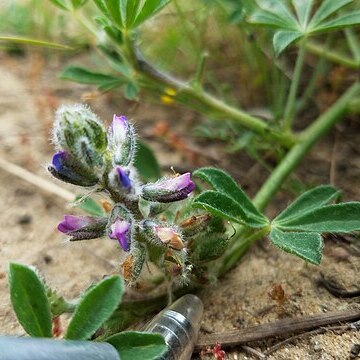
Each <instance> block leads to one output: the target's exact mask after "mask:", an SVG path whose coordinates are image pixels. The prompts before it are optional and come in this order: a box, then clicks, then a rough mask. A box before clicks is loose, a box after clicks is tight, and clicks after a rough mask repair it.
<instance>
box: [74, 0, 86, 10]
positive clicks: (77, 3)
mask: <svg viewBox="0 0 360 360" xmlns="http://www.w3.org/2000/svg"><path fill="white" fill-rule="evenodd" d="M86 2H87V0H71V3H72V6H73V8H74V9H78V8H80V7H82V6H84V5H85V3H86Z"/></svg>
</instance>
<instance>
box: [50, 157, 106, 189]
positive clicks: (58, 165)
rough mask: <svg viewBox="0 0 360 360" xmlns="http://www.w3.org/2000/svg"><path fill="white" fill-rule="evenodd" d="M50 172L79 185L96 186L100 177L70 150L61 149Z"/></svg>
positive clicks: (53, 161)
mask: <svg viewBox="0 0 360 360" xmlns="http://www.w3.org/2000/svg"><path fill="white" fill-rule="evenodd" d="M48 170H49V172H50V173H51V174H52V175H53V176H54V177H56V178H57V179H59V180H62V181H65V182H68V183H70V184H74V185H79V186H94V185H96V184H97V183H98V181H99V179H98V178H97V176H96V175H95V174H94V173H93V172H92V170H91V169H88V168H85V166H84V165H83V164H82V163H80V161H79V160H77V159H76V158H74V156H73V155H71V154H70V153H69V152H67V151H64V150H61V151H58V152H57V153H55V155H54V156H53V158H52V164H51V165H50V166H49V167H48Z"/></svg>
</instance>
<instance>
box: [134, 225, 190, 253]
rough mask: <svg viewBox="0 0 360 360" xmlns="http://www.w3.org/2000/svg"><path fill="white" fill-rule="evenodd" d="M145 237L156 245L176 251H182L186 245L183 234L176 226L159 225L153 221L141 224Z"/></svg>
mask: <svg viewBox="0 0 360 360" xmlns="http://www.w3.org/2000/svg"><path fill="white" fill-rule="evenodd" d="M141 229H142V230H143V233H144V234H145V237H146V238H147V239H148V240H149V241H150V242H151V243H152V244H154V245H157V246H160V247H167V246H168V247H170V248H172V249H174V250H182V249H183V248H184V247H185V245H184V242H183V240H182V234H181V232H180V231H179V229H177V228H176V227H175V226H169V225H167V224H157V223H155V222H153V221H151V220H145V221H143V222H142V224H141Z"/></svg>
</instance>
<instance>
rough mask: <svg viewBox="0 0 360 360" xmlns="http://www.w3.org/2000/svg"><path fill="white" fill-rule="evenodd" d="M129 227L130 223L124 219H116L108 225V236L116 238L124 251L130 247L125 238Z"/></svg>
mask: <svg viewBox="0 0 360 360" xmlns="http://www.w3.org/2000/svg"><path fill="white" fill-rule="evenodd" d="M129 228H130V224H129V223H128V222H127V221H124V220H116V221H115V222H114V224H112V225H111V227H110V229H111V233H110V235H109V236H110V238H112V239H117V240H118V241H119V243H120V245H121V247H122V248H123V250H124V251H129V249H130V244H129V241H128V238H127V232H128V231H129Z"/></svg>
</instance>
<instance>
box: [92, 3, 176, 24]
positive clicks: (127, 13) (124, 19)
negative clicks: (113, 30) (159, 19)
mask: <svg viewBox="0 0 360 360" xmlns="http://www.w3.org/2000/svg"><path fill="white" fill-rule="evenodd" d="M170 1H171V0H116V1H115V0H94V2H95V4H96V5H97V7H98V8H99V9H100V11H101V12H102V13H103V14H104V15H105V16H106V17H108V18H109V19H111V20H112V21H113V23H114V24H115V25H116V26H117V27H118V28H119V29H120V30H124V29H127V30H129V29H133V28H135V27H137V26H139V25H141V24H142V23H143V22H144V21H146V20H147V19H149V18H150V17H152V16H154V15H155V14H156V13H158V12H159V11H160V10H161V9H162V8H163V7H165V6H166V5H167V4H168V3H169V2H170Z"/></svg>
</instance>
